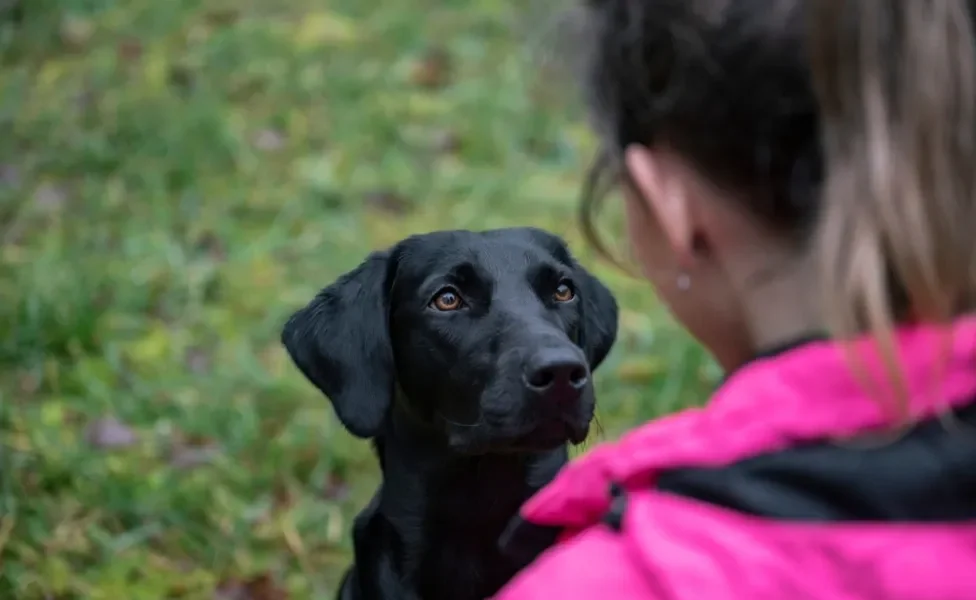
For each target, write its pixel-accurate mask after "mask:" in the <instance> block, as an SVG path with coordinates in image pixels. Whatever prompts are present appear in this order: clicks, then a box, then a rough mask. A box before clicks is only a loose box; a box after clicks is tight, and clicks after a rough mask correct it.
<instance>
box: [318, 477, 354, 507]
mask: <svg viewBox="0 0 976 600" xmlns="http://www.w3.org/2000/svg"><path fill="white" fill-rule="evenodd" d="M349 493H350V488H349V483H348V482H347V481H346V480H345V478H343V477H342V476H340V475H339V474H338V473H329V477H328V479H327V480H326V482H325V486H324V488H323V490H322V497H323V498H325V499H326V500H332V501H334V502H342V501H344V500H346V499H347V498H349Z"/></svg>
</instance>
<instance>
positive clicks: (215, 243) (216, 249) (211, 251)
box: [196, 231, 227, 262]
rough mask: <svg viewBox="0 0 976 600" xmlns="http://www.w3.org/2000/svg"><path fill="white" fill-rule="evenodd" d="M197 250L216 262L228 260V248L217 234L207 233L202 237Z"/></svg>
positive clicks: (198, 241)
mask: <svg viewBox="0 0 976 600" xmlns="http://www.w3.org/2000/svg"><path fill="white" fill-rule="evenodd" d="M196 247H197V250H198V251H200V252H203V253H205V254H207V255H209V256H210V258H211V260H213V261H214V262H224V261H225V260H227V247H226V246H225V245H224V241H223V240H222V239H221V238H220V236H218V235H217V234H216V233H214V232H212V231H206V232H204V233H203V235H201V236H200V239H199V240H197V244H196Z"/></svg>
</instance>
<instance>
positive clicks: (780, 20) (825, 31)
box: [565, 0, 976, 398]
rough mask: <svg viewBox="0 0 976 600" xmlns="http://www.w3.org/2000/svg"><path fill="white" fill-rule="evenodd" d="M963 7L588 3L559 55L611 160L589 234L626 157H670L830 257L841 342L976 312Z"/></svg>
mask: <svg viewBox="0 0 976 600" xmlns="http://www.w3.org/2000/svg"><path fill="white" fill-rule="evenodd" d="M972 10H973V8H972V6H971V3H970V2H967V1H964V0H768V2H766V3H763V2H754V1H751V0H723V1H721V2H708V1H707V0H701V1H689V0H581V4H580V5H579V6H578V7H577V10H575V11H573V13H572V14H573V16H574V18H573V19H571V21H572V23H573V25H572V26H571V27H570V26H567V27H566V32H567V34H568V35H569V36H570V37H571V42H572V43H570V44H567V45H566V46H565V48H571V49H572V50H571V51H570V52H567V54H568V55H570V57H571V59H572V63H573V64H574V65H576V66H577V67H578V72H579V74H580V80H581V81H582V83H583V88H584V97H585V99H586V101H587V104H588V107H589V110H590V116H591V118H592V120H593V123H594V124H595V126H596V129H597V131H598V133H599V134H600V136H601V141H602V144H601V145H602V149H601V152H600V154H599V157H598V160H597V161H596V162H595V163H594V165H593V168H592V170H591V172H590V177H589V179H588V182H587V185H586V186H585V188H584V196H583V201H582V204H581V216H582V221H583V226H584V227H583V228H584V232H585V233H586V234H587V237H588V238H590V240H591V241H592V242H593V243H594V244H595V245H596V246H597V248H598V249H602V250H606V246H605V245H603V244H602V243H601V242H600V237H599V236H598V235H597V229H596V227H595V225H594V220H595V217H596V215H597V213H598V210H599V208H600V207H601V205H602V202H603V200H604V198H605V197H606V191H607V190H608V189H610V187H611V185H610V184H613V183H620V182H621V181H624V182H625V181H626V173H625V171H624V169H622V168H621V162H622V161H621V156H622V154H623V152H624V150H625V149H626V148H627V147H628V146H629V145H631V144H640V145H642V146H645V147H655V146H660V145H667V147H668V148H669V149H671V150H672V151H674V152H676V153H678V154H680V155H681V156H682V158H684V159H687V160H688V161H689V162H690V163H691V164H692V165H694V167H696V169H697V170H698V171H699V172H700V173H702V174H704V175H705V176H706V177H708V178H709V179H711V180H712V181H714V182H715V183H717V184H719V185H720V186H721V187H723V188H724V189H730V190H734V191H735V192H737V193H735V194H731V195H730V201H734V202H738V203H740V204H743V206H744V208H746V209H747V210H749V211H750V212H751V213H752V214H753V215H754V216H756V217H757V218H758V219H759V220H761V221H762V222H764V223H765V224H766V225H768V226H769V227H771V228H773V229H774V230H776V231H779V232H782V233H783V234H784V235H785V237H787V238H790V239H792V240H794V241H795V242H796V243H797V245H798V246H802V247H803V248H804V249H805V248H807V247H809V244H810V243H811V242H812V243H813V245H814V247H815V248H814V249H815V250H818V251H819V254H820V255H821V257H822V259H823V265H824V271H825V272H824V279H823V288H824V291H825V292H826V294H825V295H826V298H825V304H824V306H825V310H826V313H827V314H826V318H827V323H828V326H829V331H830V333H831V334H832V335H833V336H834V337H837V338H840V339H845V340H846V339H850V338H852V337H854V336H856V335H860V334H870V335H871V336H872V337H873V339H874V340H876V342H877V344H878V346H879V347H880V350H881V354H882V357H883V359H884V364H885V369H886V371H887V375H888V376H890V378H891V379H892V383H894V384H895V385H896V391H899V392H901V393H902V397H903V398H904V392H906V391H907V390H906V389H905V382H904V376H903V373H902V372H901V369H900V368H899V367H900V366H899V364H898V360H897V352H896V349H895V345H894V335H895V333H894V329H895V323H897V322H900V321H905V320H911V319H918V320H922V321H926V322H934V323H945V322H948V321H949V320H951V319H952V318H954V317H956V316H957V315H960V314H962V313H966V312H969V311H971V310H973V309H974V308H976V235H974V234H973V232H972V229H974V228H976V48H974V39H973V37H974V34H973V22H972V16H973V15H972V14H971V11H972Z"/></svg>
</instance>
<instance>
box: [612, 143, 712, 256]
mask: <svg viewBox="0 0 976 600" xmlns="http://www.w3.org/2000/svg"><path fill="white" fill-rule="evenodd" d="M624 164H625V166H626V168H627V174H628V175H629V177H630V181H631V184H632V186H633V188H634V189H633V192H634V194H633V196H634V198H632V199H631V201H632V202H636V203H638V204H639V208H640V209H641V210H643V211H646V212H647V213H648V214H649V215H650V216H651V217H652V218H653V219H654V221H655V222H656V224H657V226H658V227H659V228H660V230H661V232H662V233H663V234H664V236H665V237H666V238H667V241H668V244H669V245H670V247H671V249H672V251H673V252H674V255H675V257H676V258H677V260H678V263H679V264H682V265H687V266H689V267H690V264H691V263H692V262H693V258H694V254H695V251H696V248H695V246H696V240H695V228H694V224H693V223H692V214H693V211H692V206H691V202H692V199H693V196H692V194H691V185H690V183H691V182H690V181H688V177H689V173H688V169H687V167H686V166H685V165H683V164H682V163H681V161H680V160H679V159H678V158H677V157H675V156H673V155H672V154H670V153H668V152H665V151H655V150H651V149H649V148H647V147H645V146H641V145H638V144H634V145H631V146H629V147H628V148H627V149H626V150H625V152H624Z"/></svg>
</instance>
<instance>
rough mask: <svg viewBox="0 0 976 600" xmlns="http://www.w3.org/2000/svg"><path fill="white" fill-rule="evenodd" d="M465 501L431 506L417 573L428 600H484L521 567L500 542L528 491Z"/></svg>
mask: <svg viewBox="0 0 976 600" xmlns="http://www.w3.org/2000/svg"><path fill="white" fill-rule="evenodd" d="M513 492H514V493H513ZM466 496H467V495H466V494H462V495H457V496H454V497H452V498H445V499H444V501H443V502H438V503H436V504H434V505H432V506H430V507H429V510H430V512H429V513H428V519H427V521H426V523H427V525H428V527H427V530H426V532H425V533H426V535H425V536H424V537H425V539H426V543H425V544H424V552H423V557H422V559H421V564H420V565H419V566H420V568H419V569H418V573H420V574H422V575H421V580H420V581H418V584H419V585H418V587H419V588H420V590H421V597H423V598H424V599H425V600H441V599H447V598H450V599H452V600H469V599H470V600H483V599H484V598H486V597H488V596H491V595H493V594H494V593H495V592H497V591H498V589H499V588H500V587H501V586H502V585H504V584H505V583H506V582H507V581H508V580H509V579H511V578H512V576H513V575H514V574H515V573H516V572H517V571H518V570H519V568H520V567H521V566H523V565H518V564H515V562H514V561H512V560H511V559H510V558H508V557H507V556H504V555H503V554H502V553H501V551H500V550H499V547H498V540H499V538H500V536H501V533H502V531H503V530H504V529H505V527H506V525H507V524H508V522H509V520H510V519H511V518H512V517H513V516H514V515H515V514H516V512H517V511H518V508H519V506H520V505H521V503H522V502H523V501H524V500H525V498H526V497H527V496H528V490H525V489H522V490H518V491H517V492H516V491H515V490H509V493H507V494H498V493H497V491H496V493H495V494H488V493H485V494H482V495H480V496H479V497H478V498H470V497H466ZM502 499H504V501H502Z"/></svg>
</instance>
